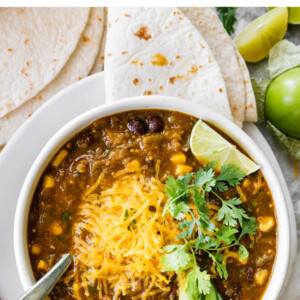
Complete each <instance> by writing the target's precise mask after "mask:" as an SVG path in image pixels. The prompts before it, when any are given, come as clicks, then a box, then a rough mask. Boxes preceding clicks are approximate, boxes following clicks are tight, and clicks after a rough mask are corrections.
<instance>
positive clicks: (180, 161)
mask: <svg viewBox="0 0 300 300" xmlns="http://www.w3.org/2000/svg"><path fill="white" fill-rule="evenodd" d="M171 161H172V163H173V164H175V165H184V164H185V163H186V156H185V154H183V153H176V154H173V155H172V157H171Z"/></svg>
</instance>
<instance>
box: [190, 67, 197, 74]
mask: <svg viewBox="0 0 300 300" xmlns="http://www.w3.org/2000/svg"><path fill="white" fill-rule="evenodd" d="M189 72H190V73H197V72H198V67H197V66H192V68H191V70H190V71H189Z"/></svg>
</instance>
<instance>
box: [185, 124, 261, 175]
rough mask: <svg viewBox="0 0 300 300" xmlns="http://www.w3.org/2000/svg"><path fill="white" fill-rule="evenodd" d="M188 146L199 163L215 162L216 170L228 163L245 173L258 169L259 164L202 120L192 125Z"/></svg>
mask: <svg viewBox="0 0 300 300" xmlns="http://www.w3.org/2000/svg"><path fill="white" fill-rule="evenodd" d="M190 146H191V150H192V153H193V154H194V155H195V157H196V158H197V159H198V160H199V161H200V162H201V163H203V164H204V165H205V164H207V163H209V162H216V168H217V170H220V168H221V166H223V165H228V164H234V165H236V166H237V167H239V168H240V169H242V170H243V171H244V172H245V173H246V175H248V174H250V173H253V172H255V171H257V170H258V169H259V166H258V165H257V164H255V163H254V162H253V161H252V160H251V159H249V158H248V157H247V156H246V155H244V154H243V153H242V152H240V151H239V150H238V149H237V148H236V146H235V145H232V144H231V143H229V142H228V141H227V140H226V139H224V138H223V137H222V136H221V135H220V134H219V133H217V132H216V131H215V130H214V129H212V128H211V127H210V126H208V125H207V124H206V123H204V122H203V121H202V120H199V121H198V122H197V123H196V124H195V125H194V127H193V130H192V133H191V138H190Z"/></svg>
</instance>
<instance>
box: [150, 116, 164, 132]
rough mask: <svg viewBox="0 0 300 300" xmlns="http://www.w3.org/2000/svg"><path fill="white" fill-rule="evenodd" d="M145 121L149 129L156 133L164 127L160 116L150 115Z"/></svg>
mask: <svg viewBox="0 0 300 300" xmlns="http://www.w3.org/2000/svg"><path fill="white" fill-rule="evenodd" d="M147 123H148V126H149V129H150V130H151V131H152V132H154V133H158V132H161V131H162V130H163V129H164V122H163V120H162V118H161V117H160V116H155V115H154V116H150V117H148V118H147Z"/></svg>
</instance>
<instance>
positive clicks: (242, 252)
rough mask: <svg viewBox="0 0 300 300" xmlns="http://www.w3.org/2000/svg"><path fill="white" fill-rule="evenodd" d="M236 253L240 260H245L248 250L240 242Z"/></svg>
mask: <svg viewBox="0 0 300 300" xmlns="http://www.w3.org/2000/svg"><path fill="white" fill-rule="evenodd" d="M238 253H239V257H240V260H245V259H247V258H248V256H249V252H248V250H247V248H246V247H245V246H244V245H241V244H240V246H239V251H238Z"/></svg>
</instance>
